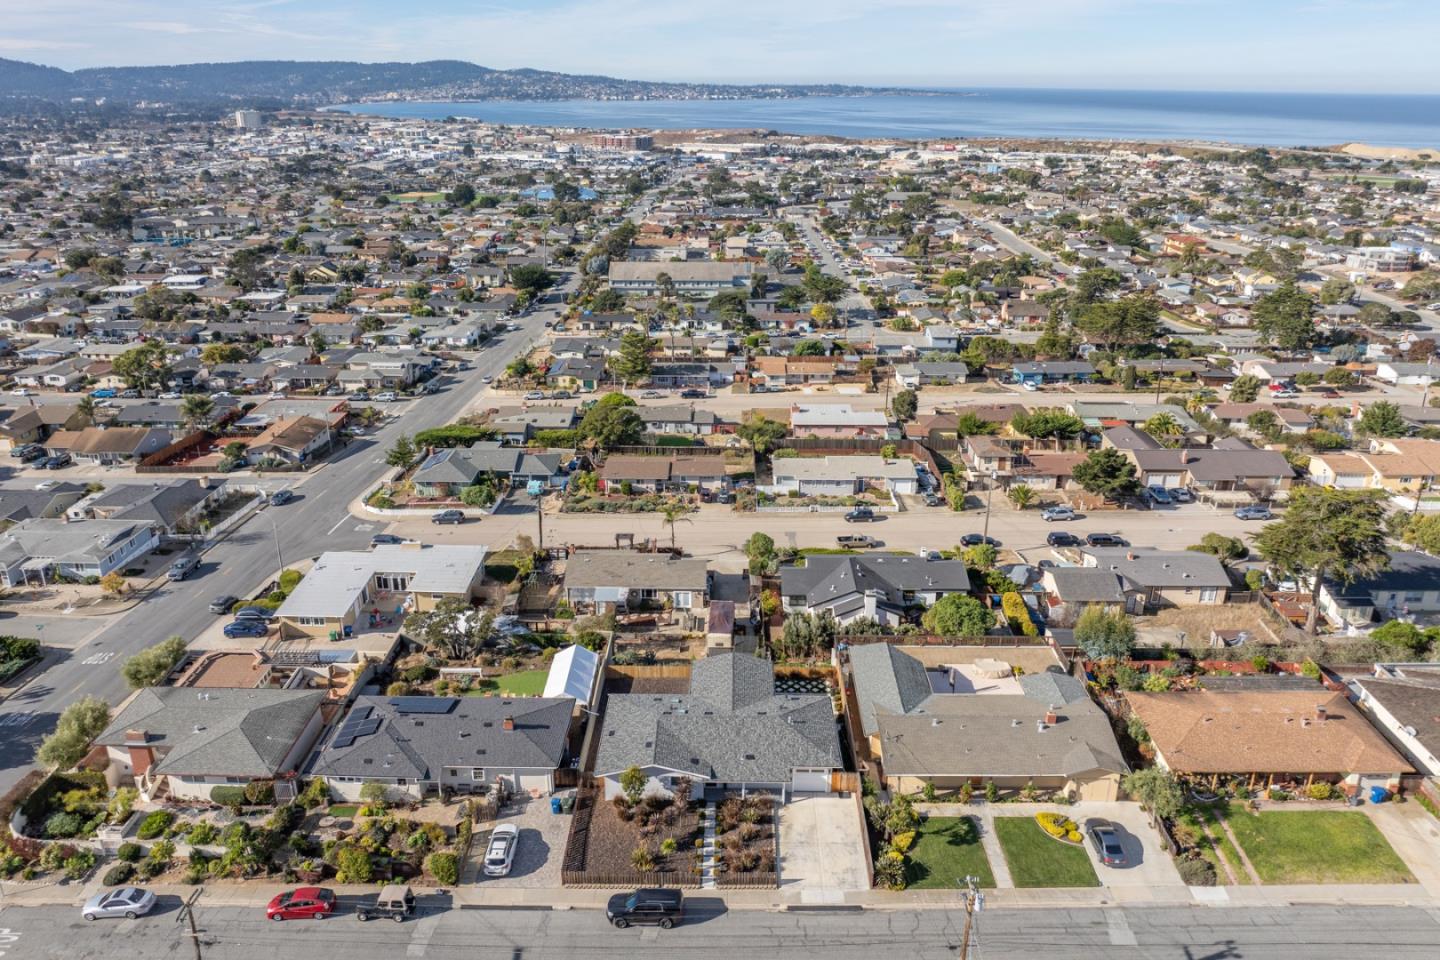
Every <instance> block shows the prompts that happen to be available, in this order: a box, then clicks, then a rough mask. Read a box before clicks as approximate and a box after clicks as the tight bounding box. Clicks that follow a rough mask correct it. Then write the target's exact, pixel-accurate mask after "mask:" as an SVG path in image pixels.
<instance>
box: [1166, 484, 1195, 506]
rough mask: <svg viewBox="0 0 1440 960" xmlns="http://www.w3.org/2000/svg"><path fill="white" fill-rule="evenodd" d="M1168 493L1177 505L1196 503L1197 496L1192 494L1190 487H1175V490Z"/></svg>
mask: <svg viewBox="0 0 1440 960" xmlns="http://www.w3.org/2000/svg"><path fill="white" fill-rule="evenodd" d="M1166 492H1167V493H1169V494H1170V499H1171V500H1174V501H1175V502H1176V503H1194V502H1195V494H1193V493H1191V492H1190V488H1189V487H1175V488H1174V489H1172V490H1168V491H1166Z"/></svg>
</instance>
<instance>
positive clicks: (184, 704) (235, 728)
mask: <svg viewBox="0 0 1440 960" xmlns="http://www.w3.org/2000/svg"><path fill="white" fill-rule="evenodd" d="M324 702H325V693H324V692H323V691H318V690H274V689H267V688H256V689H244V690H241V689H231V688H207V689H203V690H201V689H196V688H193V687H146V688H144V689H142V690H140V691H138V692H137V693H136V694H135V695H134V696H133V697H131V698H130V701H129V702H128V703H126V704H125V705H124V706H122V707H121V708H120V710H119V712H118V713H117V714H116V715H115V719H114V720H113V721H111V723H110V726H108V727H107V728H105V730H104V732H102V733H101V734H100V736H98V737H96V738H95V742H96V743H97V744H99V745H101V746H103V747H105V749H106V753H107V754H108V755H109V758H110V764H111V768H112V769H113V770H116V771H117V772H118V773H119V774H120V775H121V776H124V777H133V778H134V781H135V786H136V787H137V788H138V789H139V790H140V793H141V795H142V796H143V797H145V798H146V799H148V800H156V799H159V798H160V797H162V796H163V795H165V794H167V793H168V794H169V795H170V796H173V797H176V798H183V799H191V800H205V801H208V800H210V799H211V791H212V790H213V789H214V788H215V787H217V786H243V785H244V784H247V783H249V782H250V781H251V780H265V779H271V778H274V777H278V776H283V775H285V774H287V773H292V772H294V771H295V770H296V768H297V767H298V765H299V764H300V762H301V761H302V760H304V759H305V757H306V756H307V755H308V754H309V752H310V749H311V748H312V747H313V746H314V745H315V741H316V739H317V738H318V737H319V735H320V731H321V729H322V728H323V727H324V721H323V719H322V716H321V711H320V707H321V704H323V703H324Z"/></svg>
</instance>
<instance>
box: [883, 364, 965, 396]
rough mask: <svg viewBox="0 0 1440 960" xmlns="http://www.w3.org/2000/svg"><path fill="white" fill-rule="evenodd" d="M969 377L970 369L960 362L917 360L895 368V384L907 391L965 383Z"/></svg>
mask: <svg viewBox="0 0 1440 960" xmlns="http://www.w3.org/2000/svg"><path fill="white" fill-rule="evenodd" d="M969 376H970V367H969V366H968V365H966V364H965V363H964V362H963V361H960V360H917V361H915V362H914V363H901V364H897V365H896V367H895V382H896V383H898V384H899V385H900V386H901V387H903V388H905V389H907V390H913V389H915V388H916V387H923V386H932V385H941V386H944V385H949V384H953V383H964V382H965V381H966V380H967V379H968V378H969Z"/></svg>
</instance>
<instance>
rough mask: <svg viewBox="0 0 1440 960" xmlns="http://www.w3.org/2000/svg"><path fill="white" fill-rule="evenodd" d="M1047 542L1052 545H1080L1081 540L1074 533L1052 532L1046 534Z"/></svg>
mask: <svg viewBox="0 0 1440 960" xmlns="http://www.w3.org/2000/svg"><path fill="white" fill-rule="evenodd" d="M1045 542H1046V543H1048V544H1050V546H1052V547H1078V546H1080V543H1081V540H1080V538H1079V537H1077V536H1075V534H1073V533H1050V534H1046V536H1045Z"/></svg>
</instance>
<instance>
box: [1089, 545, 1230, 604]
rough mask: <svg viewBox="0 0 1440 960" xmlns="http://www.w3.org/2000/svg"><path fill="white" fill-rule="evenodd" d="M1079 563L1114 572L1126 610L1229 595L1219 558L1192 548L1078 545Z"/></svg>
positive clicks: (1215, 599) (1219, 599)
mask: <svg viewBox="0 0 1440 960" xmlns="http://www.w3.org/2000/svg"><path fill="white" fill-rule="evenodd" d="M1080 556H1081V561H1082V566H1085V567H1089V568H1092V569H1097V570H1104V571H1108V572H1110V573H1113V574H1115V575H1117V576H1118V577H1119V578H1120V581H1121V584H1122V585H1123V587H1124V589H1125V607H1126V612H1128V613H1131V614H1136V615H1140V614H1144V613H1146V612H1149V611H1153V610H1156V609H1160V608H1163V607H1192V606H1201V605H1204V606H1208V605H1211V604H1222V603H1224V602H1225V601H1226V600H1227V599H1228V598H1229V596H1230V575H1229V574H1228V573H1226V572H1225V567H1224V565H1223V564H1221V563H1220V560H1219V559H1218V558H1217V557H1215V556H1213V555H1212V554H1208V553H1198V552H1196V551H1194V550H1155V549H1142V548H1140V547H1081V548H1080Z"/></svg>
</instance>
